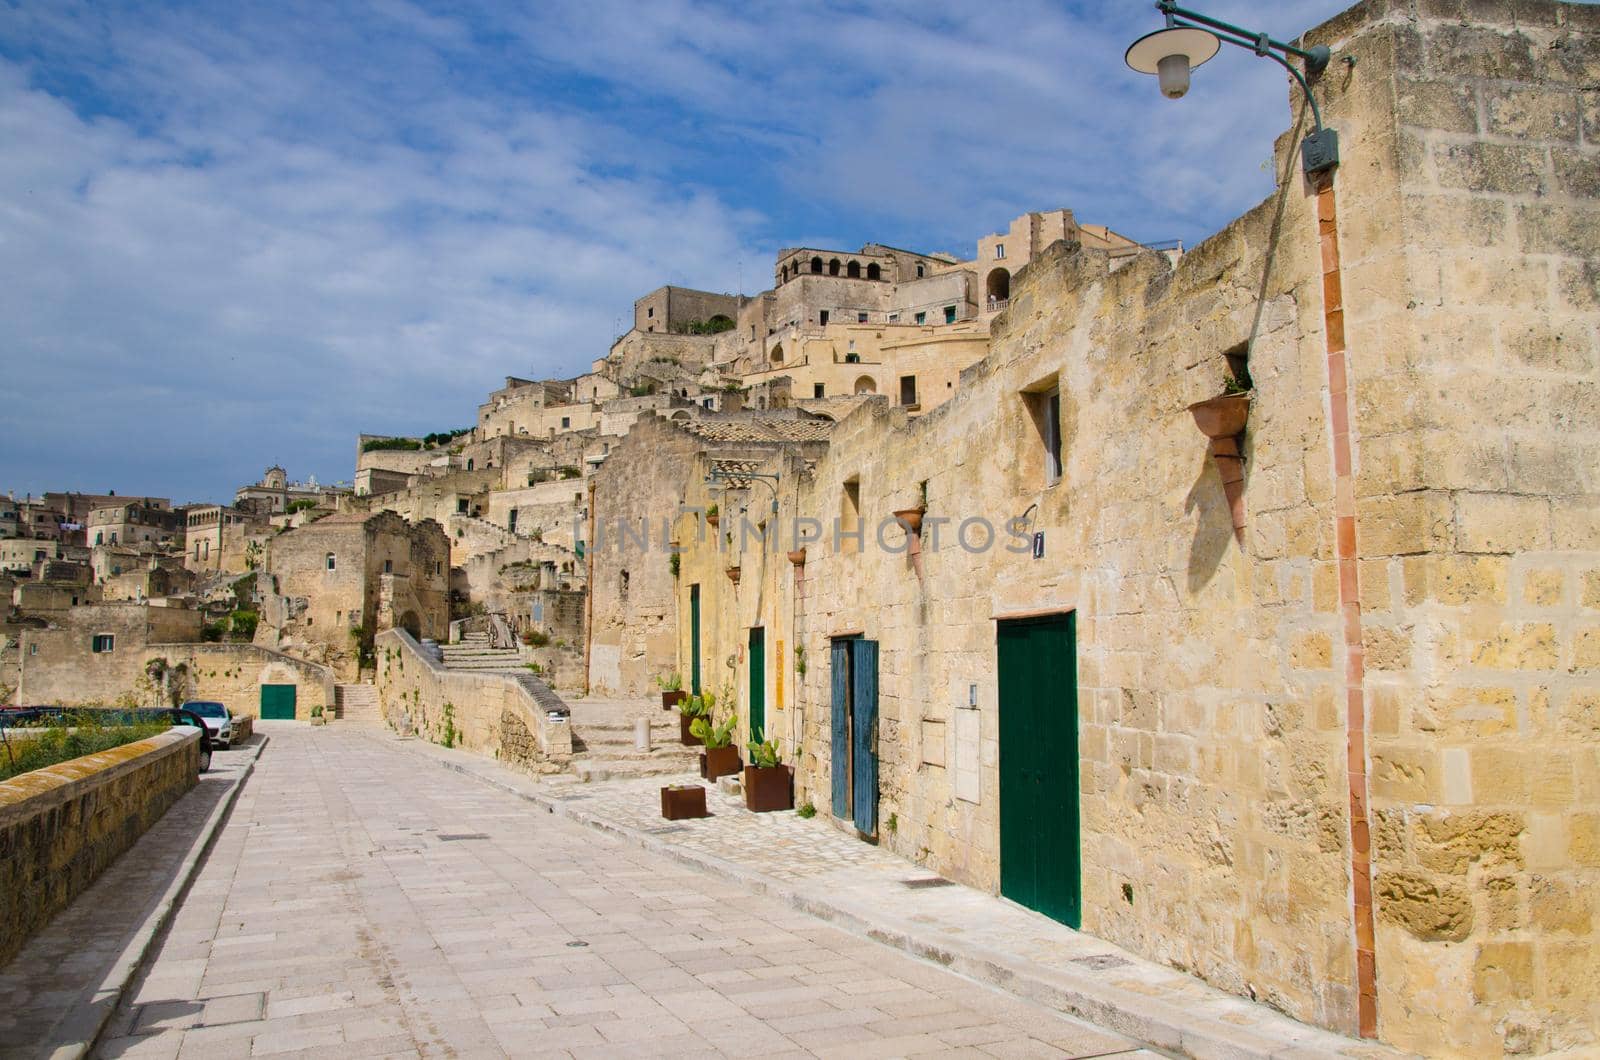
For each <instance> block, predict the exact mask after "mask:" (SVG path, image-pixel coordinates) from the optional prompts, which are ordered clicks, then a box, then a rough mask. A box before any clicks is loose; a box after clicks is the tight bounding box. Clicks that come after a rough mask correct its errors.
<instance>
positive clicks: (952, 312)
mask: <svg viewBox="0 0 1600 1060" xmlns="http://www.w3.org/2000/svg"><path fill="white" fill-rule="evenodd" d="M944 322H945V323H946V324H954V323H955V322H956V307H955V306H953V305H947V306H945V307H944Z"/></svg>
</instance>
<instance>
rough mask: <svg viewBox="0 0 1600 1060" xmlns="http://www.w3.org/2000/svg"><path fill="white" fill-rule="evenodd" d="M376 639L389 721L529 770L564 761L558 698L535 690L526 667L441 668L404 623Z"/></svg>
mask: <svg viewBox="0 0 1600 1060" xmlns="http://www.w3.org/2000/svg"><path fill="white" fill-rule="evenodd" d="M375 646H376V650H377V655H378V671H377V682H376V684H377V689H378V698H379V701H380V702H381V704H382V707H383V715H384V718H385V719H386V720H388V722H389V723H390V724H391V725H393V726H394V727H395V728H397V729H399V730H401V731H405V730H406V729H408V728H409V729H411V730H413V731H415V732H416V733H417V735H419V736H422V737H423V738H424V739H427V740H431V741H433V742H434V743H443V744H448V745H449V746H452V747H463V748H466V749H467V750H469V751H475V752H477V753H478V754H482V755H487V756H489V757H491V758H498V759H499V760H500V761H502V762H506V763H509V764H511V765H513V766H515V767H517V768H519V769H523V770H526V771H528V772H530V773H553V772H560V771H562V770H564V769H566V767H567V764H568V762H570V761H571V759H572V729H571V726H569V725H568V724H567V719H566V718H565V717H564V716H560V715H557V714H556V713H555V711H556V709H558V707H559V702H558V701H557V702H556V703H541V702H540V701H539V699H538V698H536V697H535V694H534V692H533V690H532V689H531V688H530V687H529V685H530V684H534V683H535V682H533V677H532V674H531V673H530V674H528V675H526V677H523V676H522V675H518V674H499V673H473V672H471V671H466V670H451V669H448V668H446V667H444V666H443V665H441V664H440V663H439V662H438V661H437V660H435V659H434V658H433V657H432V656H431V655H430V654H429V653H427V652H425V651H424V650H423V649H422V646H421V645H420V644H418V643H417V642H416V640H414V639H413V638H412V636H411V634H409V633H407V632H406V631H405V630H403V629H387V630H384V631H383V632H382V633H379V634H378V637H377V640H376V644H375ZM539 687H540V688H541V690H542V686H539Z"/></svg>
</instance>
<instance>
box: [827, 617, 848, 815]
mask: <svg viewBox="0 0 1600 1060" xmlns="http://www.w3.org/2000/svg"><path fill="white" fill-rule="evenodd" d="M830 662H831V664H832V671H831V673H830V675H829V676H830V677H831V678H832V680H833V754H832V756H831V757H830V759H829V762H830V767H829V772H830V773H831V774H832V779H833V815H834V816H835V817H840V818H844V817H849V816H850V642H849V641H847V640H836V641H834V642H833V654H832V658H831V660H830Z"/></svg>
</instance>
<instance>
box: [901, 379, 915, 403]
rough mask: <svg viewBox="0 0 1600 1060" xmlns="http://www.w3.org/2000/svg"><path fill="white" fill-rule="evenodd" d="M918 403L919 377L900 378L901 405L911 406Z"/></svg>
mask: <svg viewBox="0 0 1600 1060" xmlns="http://www.w3.org/2000/svg"><path fill="white" fill-rule="evenodd" d="M916 403H917V377H916V376H914V375H903V376H901V377H900V404H902V405H906V406H910V405H915V404H916Z"/></svg>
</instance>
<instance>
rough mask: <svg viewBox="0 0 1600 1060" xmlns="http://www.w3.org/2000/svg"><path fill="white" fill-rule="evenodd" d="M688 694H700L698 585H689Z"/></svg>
mask: <svg viewBox="0 0 1600 1060" xmlns="http://www.w3.org/2000/svg"><path fill="white" fill-rule="evenodd" d="M689 694H690V695H691V696H698V695H699V694H700V586H698V585H691V586H689Z"/></svg>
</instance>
